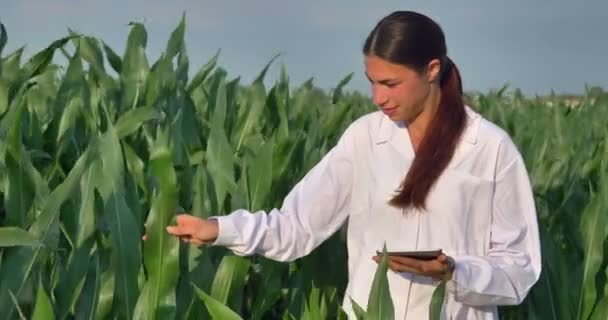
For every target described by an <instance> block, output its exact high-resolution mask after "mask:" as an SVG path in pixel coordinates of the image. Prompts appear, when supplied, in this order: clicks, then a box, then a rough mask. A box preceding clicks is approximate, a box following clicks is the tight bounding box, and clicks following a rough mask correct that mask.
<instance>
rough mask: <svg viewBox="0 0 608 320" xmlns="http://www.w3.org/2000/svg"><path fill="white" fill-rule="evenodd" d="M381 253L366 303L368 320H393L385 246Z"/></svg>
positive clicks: (393, 310)
mask: <svg viewBox="0 0 608 320" xmlns="http://www.w3.org/2000/svg"><path fill="white" fill-rule="evenodd" d="M382 252H383V253H382V258H381V259H380V263H379V264H378V268H377V269H376V273H375V275H374V281H373V282H372V288H371V291H370V294H369V300H368V303H367V316H368V318H369V319H393V318H394V316H395V309H394V307H393V299H392V298H391V293H390V290H389V285H388V277H387V272H388V255H387V254H386V245H385V246H384V248H383V251H382Z"/></svg>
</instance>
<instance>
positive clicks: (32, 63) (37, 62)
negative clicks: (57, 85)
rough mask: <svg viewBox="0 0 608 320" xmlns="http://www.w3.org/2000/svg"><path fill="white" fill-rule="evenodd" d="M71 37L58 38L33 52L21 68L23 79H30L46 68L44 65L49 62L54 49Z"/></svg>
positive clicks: (60, 46)
mask: <svg viewBox="0 0 608 320" xmlns="http://www.w3.org/2000/svg"><path fill="white" fill-rule="evenodd" d="M71 38H72V37H65V38H61V39H59V40H56V41H53V43H51V45H50V46H48V47H47V48H46V49H44V50H42V51H40V52H38V53H37V54H35V55H34V56H33V57H32V58H31V59H30V60H29V61H28V62H27V63H26V64H25V65H24V66H23V70H24V71H25V74H24V80H28V79H31V78H33V77H35V76H37V75H39V74H40V73H42V71H43V70H45V69H46V67H47V66H48V65H49V63H51V60H52V59H53V55H54V54H55V51H56V50H57V49H59V48H63V46H64V45H65V44H66V43H67V42H68V41H70V39H71Z"/></svg>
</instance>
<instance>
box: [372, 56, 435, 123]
mask: <svg viewBox="0 0 608 320" xmlns="http://www.w3.org/2000/svg"><path fill="white" fill-rule="evenodd" d="M429 66H431V64H430V65H429ZM434 69H435V68H432V69H427V70H433V72H427V71H425V72H422V73H418V72H416V71H415V70H414V69H411V68H409V67H407V66H404V65H400V64H394V63H391V62H388V61H386V60H383V59H381V58H378V57H377V56H373V55H370V56H365V73H366V75H367V78H368V79H369V81H370V82H371V85H372V97H373V102H374V103H375V104H376V105H377V106H378V107H380V109H382V111H383V112H384V113H385V114H386V115H387V116H389V117H390V118H391V119H392V120H393V121H406V122H412V121H413V120H414V119H415V118H416V117H417V116H418V115H419V114H420V113H421V112H422V111H423V110H424V107H425V102H426V101H427V100H428V97H429V93H430V91H431V84H432V81H433V80H434V78H435V77H436V74H435V73H436V72H435V70H434Z"/></svg>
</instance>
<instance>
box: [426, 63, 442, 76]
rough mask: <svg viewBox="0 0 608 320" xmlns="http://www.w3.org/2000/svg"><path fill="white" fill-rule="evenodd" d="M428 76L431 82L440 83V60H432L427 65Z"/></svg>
mask: <svg viewBox="0 0 608 320" xmlns="http://www.w3.org/2000/svg"><path fill="white" fill-rule="evenodd" d="M426 70H427V71H426V76H427V80H428V81H429V82H435V81H439V75H441V62H440V61H439V59H432V60H431V61H429V63H428V64H427V65H426Z"/></svg>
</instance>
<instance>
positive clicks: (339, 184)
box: [213, 107, 541, 319]
mask: <svg viewBox="0 0 608 320" xmlns="http://www.w3.org/2000/svg"><path fill="white" fill-rule="evenodd" d="M413 158H414V150H413V148H412V144H411V142H410V138H409V135H408V130H407V128H406V127H405V126H404V125H403V124H402V123H399V122H394V121H392V120H390V118H388V117H387V116H385V115H384V114H383V113H381V112H373V113H370V114H367V115H365V116H363V117H361V118H359V119H358V120H356V121H355V122H353V123H352V124H351V125H350V126H349V127H348V128H347V130H346V131H345V132H344V134H343V135H342V137H341V138H340V141H339V142H338V144H337V145H336V146H335V147H334V148H333V149H332V150H330V151H329V152H328V153H327V154H326V155H325V157H324V158H323V159H322V160H321V161H320V162H319V163H318V164H317V165H316V166H315V167H314V168H313V169H312V170H310V171H309V172H308V173H307V175H306V176H305V177H304V178H303V179H302V180H301V181H300V182H299V183H298V184H297V185H296V186H295V187H294V188H293V189H292V190H291V192H290V193H289V194H288V195H287V197H286V198H285V200H284V203H283V206H282V207H281V208H280V209H273V210H272V211H270V212H268V213H266V212H262V211H260V212H256V213H251V212H248V211H246V210H237V211H235V212H233V213H231V214H230V215H227V216H219V217H214V218H215V219H217V221H218V224H219V236H218V238H217V240H216V241H215V242H214V244H213V245H221V246H225V247H227V248H228V249H230V250H232V251H233V252H234V253H235V254H237V255H252V254H260V255H263V256H265V257H268V258H270V259H274V260H279V261H292V260H295V259H297V258H299V257H302V256H304V255H307V254H308V253H310V252H311V251H312V250H313V249H315V248H316V247H317V246H318V245H319V244H321V243H322V242H323V241H325V240H326V239H327V238H328V237H330V236H331V235H332V234H333V233H335V232H336V231H337V230H338V229H339V228H340V227H341V226H342V225H343V224H344V223H347V222H348V232H347V234H348V235H347V238H348V240H347V247H348V257H349V261H348V270H349V282H348V286H347V289H346V295H345V299H344V309H345V311H346V312H347V314H349V317H350V318H353V319H354V315H353V313H352V307H351V306H350V301H349V298H352V299H353V300H355V301H356V302H357V303H358V304H359V305H360V306H362V307H363V308H366V304H367V300H368V296H369V293H370V289H371V284H372V281H373V278H374V274H375V271H376V268H377V264H376V262H374V261H373V260H372V256H374V255H375V254H376V250H381V249H382V246H383V245H384V244H385V243H386V245H387V249H388V250H424V249H436V248H440V249H442V250H443V252H444V253H446V254H447V255H448V256H451V257H453V258H454V261H455V262H456V265H455V271H454V274H453V279H452V280H450V281H448V286H447V295H446V303H445V304H444V307H443V312H442V316H443V318H446V319H497V318H498V315H497V307H496V306H497V305H507V304H519V303H521V302H522V301H523V299H524V297H525V296H526V295H527V293H528V292H529V290H530V288H531V287H532V285H533V284H534V283H535V282H536V281H537V280H538V277H539V275H540V271H541V253H540V241H539V235H538V226H537V217H536V210H535V206H534V199H533V195H532V190H531V186H530V181H529V177H528V174H527V171H526V168H525V165H524V162H523V159H522V157H521V155H520V153H519V151H518V149H517V147H516V146H515V145H514V144H513V142H512V140H511V139H510V137H509V136H508V134H507V133H505V132H504V131H503V130H502V129H500V128H499V127H497V126H496V125H494V124H492V123H491V122H489V121H487V120H486V119H484V118H483V117H482V116H481V115H479V114H478V113H476V112H475V111H473V110H472V109H470V108H469V107H467V127H466V129H465V131H464V133H463V137H462V140H461V142H460V143H459V144H458V146H457V149H456V152H455V154H454V157H453V158H452V160H451V162H450V164H449V165H448V168H447V169H446V170H445V171H444V172H443V173H442V175H441V176H440V177H439V179H438V180H437V182H436V184H435V185H434V187H433V189H431V192H430V193H429V195H428V197H427V201H426V207H427V208H426V211H424V212H420V211H415V212H409V213H407V214H406V213H404V212H403V210H401V209H397V208H395V207H392V206H390V205H389V204H388V203H387V201H388V200H389V199H390V198H391V197H392V196H393V195H394V194H395V190H398V188H399V186H400V185H401V183H402V182H403V179H404V177H405V174H406V172H407V170H408V168H409V166H410V164H411V162H412V160H413ZM388 279H389V287H390V292H391V297H392V299H393V305H394V308H395V319H426V318H427V317H428V314H429V313H428V307H429V302H430V298H431V295H432V292H433V290H434V289H435V287H436V285H437V284H436V283H435V282H434V281H432V279H431V278H428V277H423V276H415V275H412V274H409V273H396V272H393V271H389V272H388Z"/></svg>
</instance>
